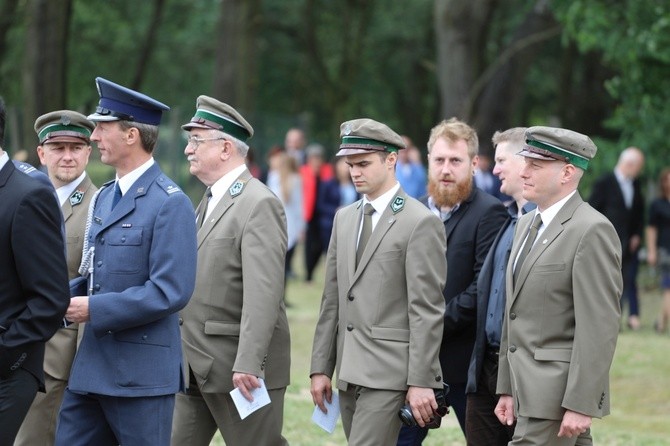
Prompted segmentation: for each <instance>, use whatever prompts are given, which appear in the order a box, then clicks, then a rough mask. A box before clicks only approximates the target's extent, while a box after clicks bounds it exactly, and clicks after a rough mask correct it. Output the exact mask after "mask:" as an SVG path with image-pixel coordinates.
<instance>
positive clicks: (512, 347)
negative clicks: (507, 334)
mask: <svg viewBox="0 0 670 446" xmlns="http://www.w3.org/2000/svg"><path fill="white" fill-rule="evenodd" d="M509 351H510V353H514V352H515V351H516V345H511V346H510V347H509Z"/></svg>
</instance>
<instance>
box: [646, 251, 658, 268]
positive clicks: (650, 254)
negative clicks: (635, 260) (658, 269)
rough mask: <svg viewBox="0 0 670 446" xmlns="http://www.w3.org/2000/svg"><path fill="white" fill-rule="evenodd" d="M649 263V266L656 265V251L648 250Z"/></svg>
mask: <svg viewBox="0 0 670 446" xmlns="http://www.w3.org/2000/svg"><path fill="white" fill-rule="evenodd" d="M647 263H648V264H649V266H656V251H652V250H649V251H647Z"/></svg>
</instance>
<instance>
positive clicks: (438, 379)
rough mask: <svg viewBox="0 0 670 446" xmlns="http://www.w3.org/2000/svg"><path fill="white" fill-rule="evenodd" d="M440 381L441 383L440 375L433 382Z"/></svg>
mask: <svg viewBox="0 0 670 446" xmlns="http://www.w3.org/2000/svg"><path fill="white" fill-rule="evenodd" d="M440 381H442V377H441V376H440V375H437V376H436V377H435V382H438V383H439V382H440Z"/></svg>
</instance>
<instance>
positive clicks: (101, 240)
mask: <svg viewBox="0 0 670 446" xmlns="http://www.w3.org/2000/svg"><path fill="white" fill-rule="evenodd" d="M100 244H101V245H104V244H105V237H103V238H101V239H100Z"/></svg>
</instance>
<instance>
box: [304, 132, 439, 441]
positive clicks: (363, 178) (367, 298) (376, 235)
mask: <svg viewBox="0 0 670 446" xmlns="http://www.w3.org/2000/svg"><path fill="white" fill-rule="evenodd" d="M340 136H341V137H342V144H341V145H340V151H339V152H338V153H337V156H344V157H346V162H347V164H348V165H349V169H350V172H351V177H352V180H353V182H354V185H355V186H356V190H357V191H358V192H359V193H361V194H363V195H364V198H363V200H359V201H357V202H356V203H354V204H351V205H349V206H346V207H344V208H342V209H340V210H339V211H338V212H337V214H336V215H335V222H334V226H333V234H332V237H331V240H330V245H329V248H328V256H327V259H326V278H325V288H324V291H323V297H322V301H321V310H320V314H319V319H318V323H317V326H316V332H315V335H314V343H313V349H312V364H311V369H310V377H311V381H312V382H311V394H312V400H313V401H314V404H315V405H317V406H318V407H319V408H320V409H321V410H322V411H324V412H326V407H325V402H326V401H328V402H331V401H332V391H333V389H332V382H331V380H332V378H333V374H334V373H335V371H337V388H338V389H339V390H340V393H339V395H340V399H339V401H340V410H341V414H342V424H343V426H344V433H345V435H346V437H347V439H348V441H349V444H351V445H361V444H375V445H390V444H394V443H395V441H396V439H397V437H398V431H399V430H400V419H399V417H398V410H399V409H400V408H401V407H402V406H403V404H404V403H405V402H406V401H408V402H409V404H410V406H411V408H412V413H413V415H414V418H415V419H416V420H417V422H418V423H419V424H420V425H421V426H423V425H425V423H427V422H428V421H429V420H430V419H431V418H433V417H434V413H433V410H434V409H435V408H437V404H436V402H435V395H434V390H433V389H441V388H442V371H441V370H440V364H439V356H438V353H439V345H440V340H441V337H442V314H443V312H444V299H443V298H442V295H441V292H442V288H443V286H444V271H445V270H446V259H445V257H444V250H445V237H444V229H443V228H442V224H441V222H440V220H439V219H438V218H436V217H435V216H434V215H432V214H431V213H430V211H429V210H428V209H426V208H425V206H423V205H422V204H421V203H419V202H418V201H417V200H415V199H413V198H411V197H409V196H408V195H407V194H406V193H405V192H404V191H403V190H402V188H401V187H400V185H399V184H398V182H397V180H396V177H395V165H396V161H397V158H398V154H397V152H398V150H400V149H404V148H405V145H404V142H403V140H402V138H401V137H400V136H399V135H398V134H397V133H395V132H394V131H392V130H391V129H390V128H388V127H387V126H386V125H384V124H381V123H379V122H376V121H373V120H371V119H355V120H352V121H348V122H345V123H343V124H342V126H341V127H340ZM364 211H365V215H364Z"/></svg>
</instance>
